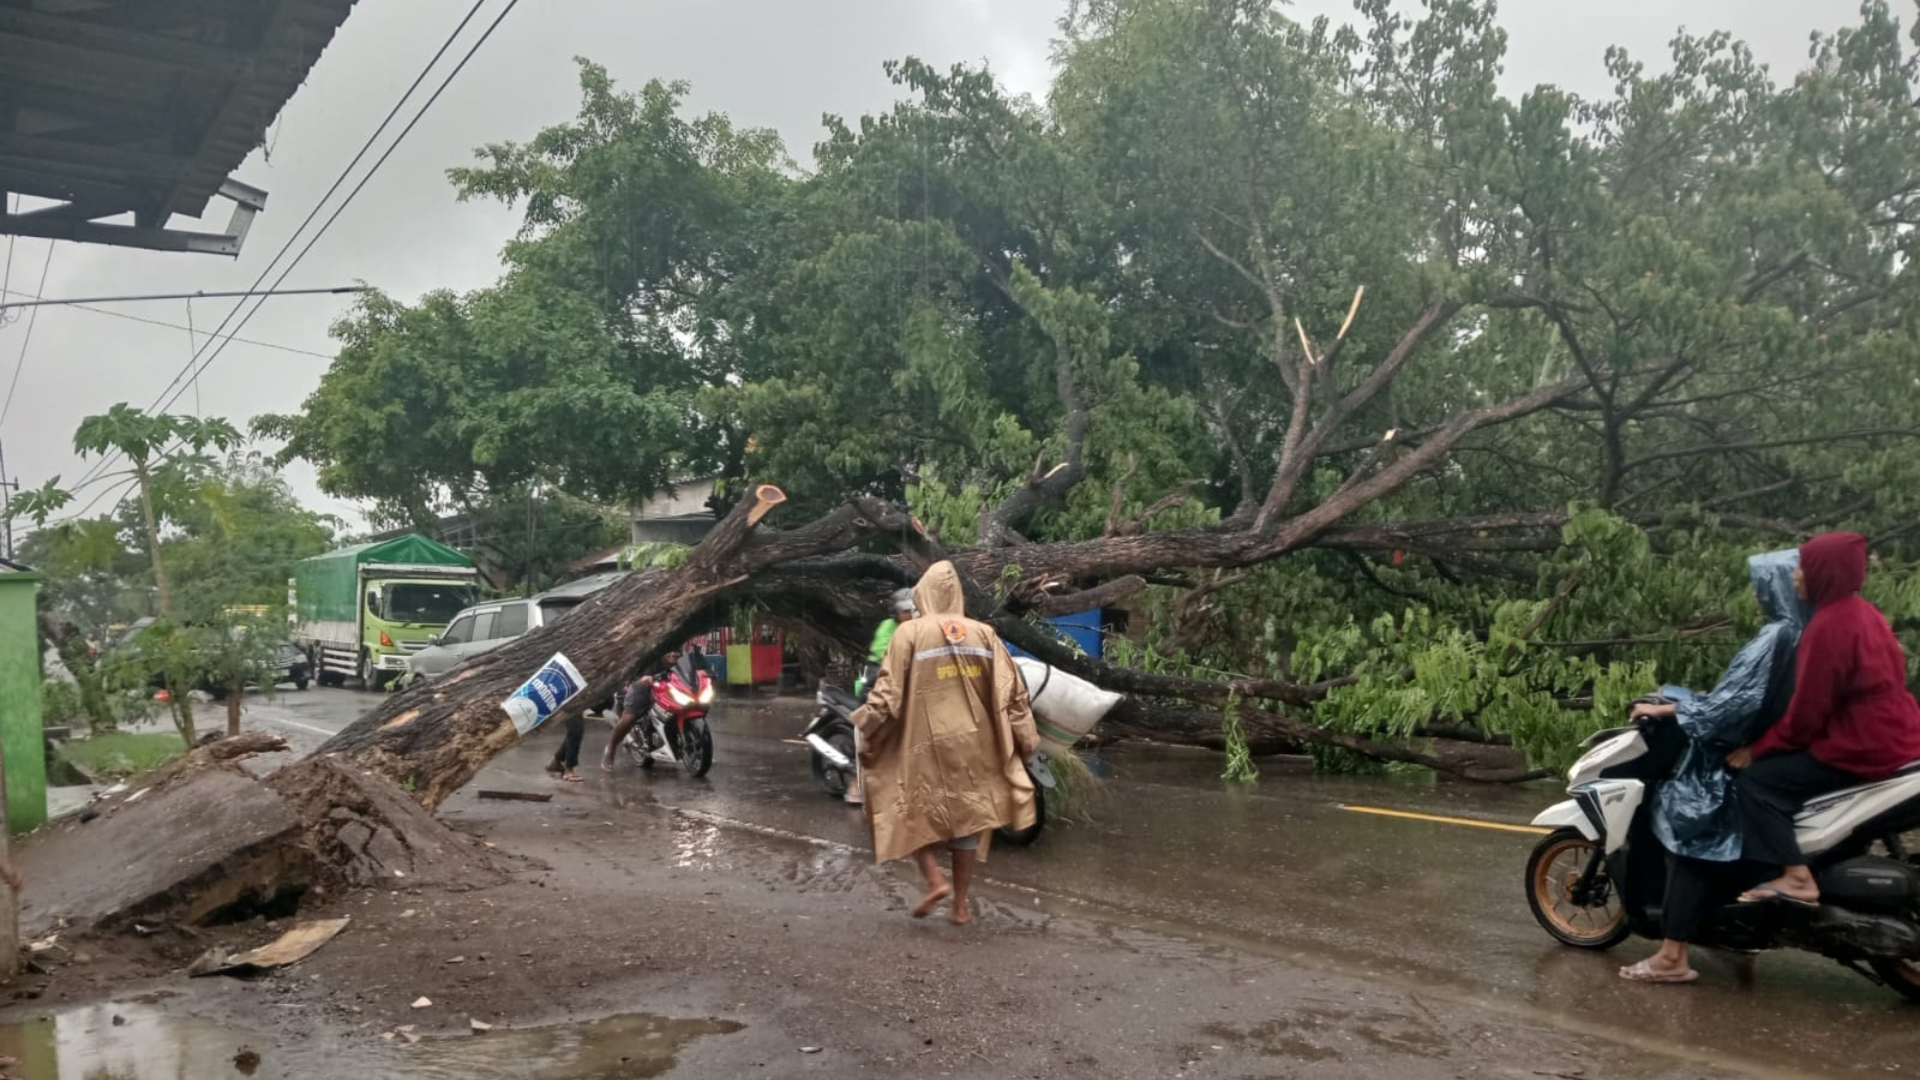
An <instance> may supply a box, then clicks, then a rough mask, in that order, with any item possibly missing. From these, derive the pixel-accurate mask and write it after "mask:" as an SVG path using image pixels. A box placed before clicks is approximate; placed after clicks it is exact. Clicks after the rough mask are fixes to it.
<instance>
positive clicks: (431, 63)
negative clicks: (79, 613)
mask: <svg viewBox="0 0 1920 1080" xmlns="http://www.w3.org/2000/svg"><path fill="white" fill-rule="evenodd" d="M514 2H515V3H517V2H518V0H514ZM485 4H486V0H474V3H473V6H472V7H471V8H469V9H467V13H466V15H465V16H463V17H462V18H461V19H460V21H459V23H457V24H455V26H454V28H453V30H452V32H450V33H449V34H448V35H447V38H446V40H445V41H443V42H441V43H440V47H439V48H438V49H436V50H434V53H433V56H432V57H431V58H429V59H428V60H427V62H426V65H425V66H423V67H422V68H421V69H420V73H419V74H418V75H415V76H414V78H413V82H412V83H410V84H408V86H407V89H406V90H405V91H404V92H403V93H401V95H400V97H399V98H398V100H396V101H395V102H394V103H393V108H391V109H389V110H387V115H386V117H385V118H384V119H382V120H381V121H380V125H379V126H378V127H376V128H374V129H373V133H372V134H371V135H368V136H367V140H366V142H364V143H362V144H361V145H360V150H359V152H357V153H355V154H354V155H353V160H352V161H349V162H347V164H346V167H345V168H343V169H341V170H340V175H339V176H336V177H334V180H333V183H332V184H331V185H329V186H328V187H327V190H326V192H325V193H324V194H322V195H321V196H320V198H319V199H318V200H317V201H315V203H314V204H313V209H312V210H310V211H308V212H307V216H306V217H305V218H304V219H302V221H301V222H300V225H299V227H297V228H295V229H294V230H293V232H292V234H290V235H289V236H288V237H287V242H286V243H284V244H282V245H280V250H279V251H277V252H275V253H274V256H273V258H272V259H271V260H269V261H268V262H267V265H266V267H265V268H264V269H262V270H261V271H260V276H258V277H256V278H254V279H253V286H252V288H256V289H257V288H259V287H260V283H261V282H263V281H265V280H266V279H267V275H268V274H271V273H273V269H274V267H275V266H276V265H278V264H279V262H280V260H281V259H282V258H284V257H286V254H287V252H288V251H290V250H292V249H293V245H294V244H295V243H297V242H299V239H300V234H301V233H303V232H305V231H306V228H307V226H308V225H311V224H313V219H314V218H316V217H319V216H320V211H321V210H322V209H323V208H325V207H326V205H327V200H328V199H331V198H333V195H334V193H335V192H336V191H339V190H340V185H342V184H344V183H346V182H347V177H349V176H351V175H352V174H353V170H354V169H355V168H356V167H358V166H359V164H360V162H361V161H362V160H364V159H365V158H366V156H367V152H368V151H370V150H372V149H373V145H374V143H376V142H377V141H379V139H380V136H381V135H382V134H384V133H385V132H386V130H387V127H388V125H390V124H392V123H393V120H394V117H396V116H399V115H400V110H401V109H403V108H405V107H406V104H407V101H408V100H409V99H410V98H412V97H413V94H414V91H416V90H418V89H420V85H421V84H422V83H424V82H426V81H427V76H428V75H430V74H432V72H433V69H434V67H435V66H436V65H438V64H439V63H440V59H441V57H443V56H445V55H446V54H447V50H448V49H450V48H452V47H453V43H454V42H455V41H456V40H458V39H459V37H460V34H461V32H462V31H464V30H466V28H467V24H468V23H471V22H472V21H473V18H474V16H476V15H478V14H479V13H480V9H481V7H483V6H484V5H485ZM508 10H509V11H511V10H512V5H511V4H510V5H509V6H508ZM495 25H498V21H497V20H496V22H495ZM488 32H489V33H491V32H492V31H491V30H489V31H488ZM482 40H483V41H484V40H485V39H484V38H483V39H482ZM468 55H469V56H471V55H472V54H471V53H469V54H468ZM309 246H311V245H309ZM296 261H297V260H296ZM245 305H246V299H245V298H244V297H243V298H241V299H240V300H237V301H235V302H234V305H233V307H231V308H229V309H228V310H227V314H226V316H225V317H224V318H222V319H221V320H220V325H218V326H216V327H214V328H213V332H212V334H210V335H209V336H208V338H207V341H206V344H204V345H203V346H201V351H202V352H204V351H205V350H206V349H208V348H214V347H215V346H214V342H215V341H219V342H221V345H220V346H218V347H219V348H221V349H224V348H225V341H226V340H227V338H225V337H222V334H223V333H224V332H225V331H226V329H227V324H228V323H229V322H232V321H233V317H234V316H235V315H237V314H239V311H240V309H241V308H242V307H243V306H245ZM253 310H254V311H258V310H259V304H258V303H256V304H255V305H254V308H253ZM251 317H252V314H251V312H249V314H248V319H250V318H251ZM248 319H242V320H241V322H240V326H236V327H235V328H234V333H238V332H239V330H240V327H243V326H245V325H246V323H247V321H248ZM215 355H218V354H217V353H216V354H215ZM198 360H199V353H198V352H196V353H195V354H194V356H193V357H191V358H189V359H188V361H187V363H186V364H185V365H184V366H183V367H181V369H180V370H179V371H178V372H176V373H175V374H174V376H173V379H172V380H171V381H170V382H168V383H167V385H166V386H165V387H164V388H162V389H161V391H160V394H159V396H157V397H155V398H154V400H153V402H152V403H151V404H149V405H148V406H147V411H149V412H151V411H153V409H154V408H155V407H156V406H159V404H160V399H161V398H162V397H165V396H166V393H167V391H168V390H171V389H173V387H174V386H175V385H176V384H178V383H179V381H180V379H181V377H182V376H185V375H186V374H187V373H188V372H190V371H192V370H194V367H195V364H196V363H197V362H198ZM110 464H111V458H110V457H109V458H102V459H101V460H100V462H99V463H98V464H96V465H95V467H94V468H92V469H89V470H88V472H87V475H86V476H84V477H82V478H81V482H82V483H85V482H87V481H88V480H90V479H92V478H93V477H94V476H95V475H97V474H98V473H100V472H103V471H105V470H106V468H108V467H109V465H110Z"/></svg>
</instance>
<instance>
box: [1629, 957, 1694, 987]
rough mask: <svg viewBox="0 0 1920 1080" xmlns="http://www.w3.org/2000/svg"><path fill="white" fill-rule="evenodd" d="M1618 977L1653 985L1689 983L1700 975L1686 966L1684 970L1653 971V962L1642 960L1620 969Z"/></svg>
mask: <svg viewBox="0 0 1920 1080" xmlns="http://www.w3.org/2000/svg"><path fill="white" fill-rule="evenodd" d="M1620 977H1621V978H1623V979H1625V980H1627V981H1628V982H1636V983H1648V984H1650V985H1655V986H1670V985H1671V986H1677V985H1680V984H1682V983H1690V982H1693V981H1694V980H1696V979H1698V978H1699V977H1700V973H1699V972H1697V971H1695V970H1693V969H1692V968H1688V969H1687V970H1685V971H1655V970H1653V964H1652V963H1651V962H1649V961H1646V960H1642V961H1640V962H1639V963H1637V964H1634V965H1632V966H1631V967H1623V968H1621V969H1620Z"/></svg>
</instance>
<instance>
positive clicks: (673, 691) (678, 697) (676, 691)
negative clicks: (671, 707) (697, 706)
mask: <svg viewBox="0 0 1920 1080" xmlns="http://www.w3.org/2000/svg"><path fill="white" fill-rule="evenodd" d="M667 693H668V694H669V695H671V696H672V698H673V703H674V704H675V705H691V704H693V699H692V698H690V697H688V696H687V692H686V691H685V690H682V689H680V688H679V687H677V686H669V687H667Z"/></svg>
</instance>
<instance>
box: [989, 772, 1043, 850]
mask: <svg viewBox="0 0 1920 1080" xmlns="http://www.w3.org/2000/svg"><path fill="white" fill-rule="evenodd" d="M1046 827H1047V789H1046V788H1043V787H1041V786H1040V785H1038V784H1035V785H1034V788H1033V824H1031V825H1029V826H1027V827H1026V828H1024V829H1016V828H1014V827H1012V826H1011V825H1008V826H1003V827H1001V828H998V829H995V830H994V835H995V836H998V837H999V838H1000V839H1001V840H1002V841H1003V842H1005V843H1009V844H1012V845H1013V846H1014V847H1032V846H1033V843H1034V841H1036V840H1038V839H1040V834H1041V833H1042V832H1043V831H1045V830H1046Z"/></svg>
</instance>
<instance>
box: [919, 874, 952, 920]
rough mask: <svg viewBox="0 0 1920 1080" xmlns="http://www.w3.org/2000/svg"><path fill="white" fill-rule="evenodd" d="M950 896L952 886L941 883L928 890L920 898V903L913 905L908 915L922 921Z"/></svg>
mask: <svg viewBox="0 0 1920 1080" xmlns="http://www.w3.org/2000/svg"><path fill="white" fill-rule="evenodd" d="M952 895H953V886H951V885H949V884H947V883H946V882H944V881H943V882H941V883H940V884H938V885H935V886H934V887H933V888H931V889H928V890H927V895H925V896H923V897H921V898H920V902H919V903H917V904H915V905H913V911H912V912H911V913H910V914H912V915H913V917H914V918H916V919H924V918H926V917H927V916H929V915H931V914H933V909H934V908H937V907H939V906H940V902H941V901H942V900H945V899H946V898H947V897H949V896H952Z"/></svg>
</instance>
